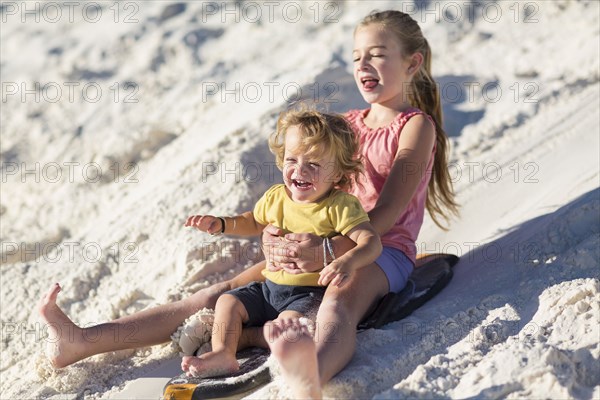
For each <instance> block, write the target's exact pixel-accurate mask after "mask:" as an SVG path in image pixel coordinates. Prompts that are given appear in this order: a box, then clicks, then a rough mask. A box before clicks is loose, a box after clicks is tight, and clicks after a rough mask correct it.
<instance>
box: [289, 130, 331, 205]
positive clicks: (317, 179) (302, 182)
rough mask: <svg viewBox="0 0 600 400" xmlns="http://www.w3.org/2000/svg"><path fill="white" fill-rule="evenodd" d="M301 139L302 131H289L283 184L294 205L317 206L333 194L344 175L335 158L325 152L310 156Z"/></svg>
mask: <svg viewBox="0 0 600 400" xmlns="http://www.w3.org/2000/svg"><path fill="white" fill-rule="evenodd" d="M301 139H302V131H301V130H300V128H299V127H297V126H291V127H289V128H288V130H287V132H286V135H285V152H284V156H283V181H284V183H285V186H286V188H287V189H288V195H289V196H290V197H291V199H292V200H293V201H295V202H296V203H314V202H317V201H319V200H321V199H323V198H324V197H325V196H326V195H327V194H329V191H330V190H331V189H332V188H333V186H334V185H335V184H336V183H337V182H338V181H339V180H340V178H341V174H339V173H338V172H337V171H336V170H337V169H336V168H335V159H334V158H333V155H331V154H328V153H329V152H325V151H323V152H321V154H310V155H307V154H306V151H305V149H303V148H302V146H301ZM323 150H326V149H323Z"/></svg>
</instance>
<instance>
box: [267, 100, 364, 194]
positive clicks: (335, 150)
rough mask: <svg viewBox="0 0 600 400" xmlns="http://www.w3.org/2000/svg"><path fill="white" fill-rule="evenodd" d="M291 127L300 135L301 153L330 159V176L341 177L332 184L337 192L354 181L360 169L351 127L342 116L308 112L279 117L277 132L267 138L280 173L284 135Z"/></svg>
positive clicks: (358, 154)
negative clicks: (331, 163) (298, 130)
mask: <svg viewBox="0 0 600 400" xmlns="http://www.w3.org/2000/svg"><path fill="white" fill-rule="evenodd" d="M292 126H297V127H298V128H299V129H300V131H301V132H302V141H301V144H300V146H301V149H300V150H302V151H303V152H304V153H305V154H308V155H314V156H315V157H318V156H320V155H323V154H327V155H332V156H333V159H334V160H335V166H334V171H333V173H332V174H331V175H332V176H333V175H336V174H338V173H340V174H341V178H340V179H339V180H338V181H337V182H334V183H335V186H336V187H337V188H339V189H346V188H348V187H350V186H351V185H352V183H353V182H354V181H356V179H357V178H358V174H360V173H362V171H363V165H362V158H361V156H360V153H359V150H360V147H359V143H358V140H357V138H356V134H355V133H354V131H353V130H352V127H351V126H350V125H349V124H348V122H347V121H346V119H345V118H344V117H343V116H341V115H337V114H325V113H321V112H318V111H314V110H308V109H300V110H292V111H287V112H285V113H282V114H281V115H280V116H279V120H278V121H277V131H276V132H275V133H273V135H271V137H270V138H269V148H270V149H271V152H272V153H273V154H275V159H276V162H277V166H278V167H279V169H283V164H284V153H285V135H286V132H287V130H288V129H289V128H290V127H292Z"/></svg>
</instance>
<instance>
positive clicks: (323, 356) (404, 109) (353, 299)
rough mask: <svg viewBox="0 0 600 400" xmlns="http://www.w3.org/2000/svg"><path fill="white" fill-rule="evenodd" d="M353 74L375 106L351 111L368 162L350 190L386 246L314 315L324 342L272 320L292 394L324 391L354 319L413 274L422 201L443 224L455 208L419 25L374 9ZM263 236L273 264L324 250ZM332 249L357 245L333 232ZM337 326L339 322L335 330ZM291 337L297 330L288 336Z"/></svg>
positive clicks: (270, 335) (301, 264) (304, 238)
mask: <svg viewBox="0 0 600 400" xmlns="http://www.w3.org/2000/svg"><path fill="white" fill-rule="evenodd" d="M353 59H354V78H355V81H356V84H357V85H358V88H359V90H360V92H361V94H362V96H363V98H364V99H365V100H366V101H367V102H368V103H369V104H370V105H371V108H370V109H366V110H362V111H350V112H349V113H348V114H347V118H348V120H349V121H350V122H351V123H352V125H353V126H354V128H355V131H356V132H357V134H358V136H359V139H360V142H361V145H362V149H363V150H362V152H363V156H364V162H365V171H366V174H365V179H364V181H363V182H361V183H362V188H361V186H360V185H358V186H356V187H355V188H353V189H352V190H351V193H353V194H354V195H356V196H357V197H358V198H359V200H360V201H361V204H362V205H363V207H364V208H365V210H366V211H367V212H368V213H369V217H370V219H371V223H372V225H373V226H374V227H375V230H376V231H377V233H379V234H380V236H381V241H382V244H383V246H384V249H383V252H382V254H381V256H380V257H379V258H378V259H377V260H376V261H375V264H374V265H373V266H372V267H370V268H363V269H360V270H358V271H357V273H356V274H354V276H353V278H352V279H351V280H350V281H349V282H348V284H346V285H345V286H344V287H334V286H330V287H328V288H327V291H326V293H325V297H324V299H323V302H322V304H321V306H320V308H319V312H318V314H317V321H316V326H317V329H319V328H323V327H326V329H325V328H324V329H322V331H321V332H317V334H318V336H317V335H315V337H319V340H318V342H316V343H315V342H313V340H312V338H311V336H310V335H309V333H308V330H307V328H306V327H305V326H303V325H302V324H301V323H300V321H299V320H297V319H293V318H289V319H287V320H283V321H282V320H279V321H274V322H271V323H269V324H267V325H266V326H265V329H264V334H265V337H266V339H267V343H269V346H270V348H271V351H272V353H273V354H274V355H275V357H276V358H277V359H278V361H279V363H280V364H281V367H282V372H283V375H284V377H285V378H286V382H287V383H288V384H289V385H290V387H291V388H292V391H293V392H294V395H295V397H298V398H305V397H310V398H320V397H321V386H322V385H323V384H325V383H326V382H327V381H329V380H330V379H331V378H332V377H333V376H334V375H335V374H337V373H338V372H339V371H340V370H341V369H342V368H343V367H344V366H345V365H346V364H347V363H348V362H349V361H350V359H351V357H352V355H353V353H354V348H355V344H356V326H357V325H358V324H359V322H360V321H361V319H362V318H363V317H365V316H366V315H368V312H369V311H370V310H371V309H372V307H373V306H375V305H376V304H377V301H378V300H379V299H380V298H381V297H383V296H384V295H385V294H386V293H387V292H389V291H399V290H401V289H402V288H403V287H404V285H405V284H406V282H407V278H408V275H409V274H410V272H411V271H412V268H413V265H414V262H415V257H416V245H415V241H416V239H417V235H418V233H419V230H420V228H421V224H422V221H423V215H424V212H425V208H427V210H428V211H429V213H430V215H431V216H432V218H433V220H434V221H435V222H436V223H437V224H438V225H439V224H440V221H439V219H438V217H440V216H441V217H444V218H446V219H447V216H446V214H445V213H444V210H448V211H450V212H452V213H457V205H456V203H455V202H454V198H453V197H454V196H453V191H452V186H451V181H450V178H449V175H448V171H447V159H446V148H447V138H446V135H445V133H444V131H443V129H442V125H441V123H442V115H441V108H440V99H439V95H438V93H437V89H436V86H435V82H434V81H433V79H432V77H431V70H430V66H431V50H430V48H429V44H428V43H427V40H426V39H425V38H424V37H423V34H422V32H421V29H420V28H419V26H418V25H417V23H416V22H415V21H414V20H413V19H412V18H411V17H410V16H409V15H407V14H404V13H402V12H399V11H385V12H380V13H373V14H371V15H369V16H367V17H366V18H365V19H364V20H363V21H362V22H361V23H360V24H359V26H358V27H357V28H356V30H355V32H354V50H353ZM267 231H268V232H270V234H271V236H269V235H266V237H265V240H266V241H267V242H269V243H268V245H269V246H270V247H271V248H272V249H271V250H270V251H269V253H272V252H274V253H275V254H277V255H278V256H276V257H274V260H273V263H274V264H275V266H279V267H280V268H284V269H286V270H288V271H289V272H290V273H294V272H299V271H310V270H311V268H313V267H314V266H313V265H311V263H310V260H306V258H305V257H303V259H304V260H299V259H296V258H294V257H292V256H294V255H295V254H294V253H297V254H302V255H305V254H308V253H310V254H319V253H318V251H316V250H315V247H317V246H315V245H316V244H317V243H318V241H317V240H315V238H314V237H313V236H312V235H309V234H288V235H285V237H286V239H288V240H291V241H295V242H297V246H296V248H297V250H296V251H292V254H289V253H290V248H291V247H290V245H289V243H288V244H287V245H286V247H285V248H279V249H275V250H273V248H276V247H277V246H278V244H277V242H276V241H273V236H279V235H281V234H282V232H280V231H279V230H277V229H273V228H272V227H270V228H268V229H267ZM334 242H335V247H334V248H335V253H336V254H343V253H344V252H345V251H346V250H347V249H349V248H351V247H352V246H353V245H352V243H349V242H347V241H345V239H343V238H339V239H336V240H335V241H334ZM331 326H335V329H331ZM289 335H294V336H292V337H300V338H301V339H299V340H295V341H289V340H285V338H286V337H290V336H289Z"/></svg>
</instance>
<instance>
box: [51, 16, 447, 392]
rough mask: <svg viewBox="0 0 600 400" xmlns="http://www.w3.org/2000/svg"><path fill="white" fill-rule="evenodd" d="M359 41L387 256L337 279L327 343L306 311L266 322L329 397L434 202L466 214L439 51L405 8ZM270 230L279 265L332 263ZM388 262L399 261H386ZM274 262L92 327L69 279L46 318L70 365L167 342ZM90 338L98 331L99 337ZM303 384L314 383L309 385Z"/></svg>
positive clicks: (337, 241) (286, 353)
mask: <svg viewBox="0 0 600 400" xmlns="http://www.w3.org/2000/svg"><path fill="white" fill-rule="evenodd" d="M354 40H355V44H354V49H355V51H354V60H355V62H354V76H355V79H356V84H357V85H358V87H359V89H360V92H361V94H362V95H363V97H364V98H365V100H366V101H367V102H369V104H371V108H370V109H368V110H363V111H353V112H350V113H349V114H348V119H349V120H350V121H351V122H352V124H353V125H354V127H355V129H356V131H357V134H358V135H359V138H360V140H361V141H362V142H363V144H364V145H363V150H362V151H363V153H364V161H365V162H366V163H367V166H366V171H365V172H366V173H365V179H364V181H365V182H364V183H363V185H364V186H365V191H364V192H359V193H358V198H359V200H360V201H361V203H362V204H363V207H364V208H365V209H366V210H367V211H368V212H369V217H370V220H371V224H372V225H373V226H374V228H375V230H376V231H377V233H379V235H380V236H381V238H382V242H383V244H384V246H385V247H386V249H384V251H383V253H382V256H381V257H385V258H387V260H384V258H381V257H380V259H378V261H376V263H375V266H373V268H361V269H359V270H357V271H356V272H355V273H354V277H353V278H352V279H351V280H349V281H348V282H347V283H346V284H345V285H344V286H343V287H341V288H338V287H335V286H332V285H330V286H329V287H328V288H327V291H326V292H325V297H324V299H323V303H322V304H321V307H320V309H319V313H318V315H317V322H318V324H317V325H318V327H328V328H331V326H332V325H331V323H333V324H335V325H333V326H335V327H336V329H333V330H332V329H329V330H328V331H325V332H320V336H319V341H318V342H317V343H313V341H312V339H311V338H310V336H309V335H308V333H307V330H306V328H305V327H304V326H303V325H302V324H300V323H299V321H298V320H296V319H288V320H285V319H281V320H279V321H278V322H277V323H271V324H269V327H270V328H271V329H270V330H267V329H266V327H265V330H266V332H265V334H266V339H267V341H268V342H269V344H270V347H271V350H272V352H273V354H274V355H275V356H276V357H277V358H278V359H279V361H280V363H281V366H282V370H283V373H284V375H285V377H286V378H287V379H288V380H289V382H290V383H292V384H293V388H294V390H295V391H296V397H320V395H321V385H323V384H325V383H326V382H327V381H329V380H330V379H331V378H332V377H333V376H334V375H335V374H336V373H338V372H339V371H340V370H341V369H342V368H343V367H344V366H345V365H346V364H347V363H348V362H349V361H350V359H351V357H352V354H353V353H354V346H355V341H356V326H357V324H358V322H359V321H360V320H361V319H362V318H363V316H365V315H366V314H367V313H368V311H370V309H371V308H372V307H373V306H374V305H375V304H376V303H377V301H378V300H379V299H380V298H381V297H382V296H383V295H384V294H385V293H387V292H388V291H389V290H391V288H396V287H398V286H401V285H402V282H401V279H403V277H404V276H405V275H406V273H407V272H408V271H409V270H410V268H411V265H412V262H411V260H412V259H411V257H412V253H411V249H414V248H415V245H414V242H415V239H416V236H417V233H418V230H419V228H420V226H421V221H422V218H423V214H424V210H425V208H427V210H428V211H429V213H430V215H431V216H432V218H433V219H434V221H435V222H436V223H438V224H439V223H440V221H439V217H446V213H447V212H450V213H456V212H457V205H456V203H455V202H454V196H453V192H452V186H451V183H450V177H449V175H448V172H447V160H446V146H447V139H446V136H445V134H444V131H443V130H442V125H441V123H442V120H441V109H440V104H439V95H438V93H437V90H436V87H435V84H434V82H433V80H432V78H431V73H430V62H431V50H430V49H429V45H428V43H427V41H426V40H425V38H424V37H423V35H422V33H421V30H420V28H419V26H418V25H417V23H416V22H415V21H414V20H413V19H412V18H410V16H408V15H406V14H404V13H401V12H398V11H385V12H381V13H375V14H372V15H369V16H367V17H366V18H365V19H364V20H363V21H362V22H361V23H360V25H359V26H358V27H357V29H356V31H355V35H354ZM413 107H414V108H413ZM384 151H385V156H386V157H388V158H389V159H388V160H387V163H383V164H381V163H380V161H382V160H379V157H381V158H382V159H384V158H385V157H384V156H383V153H384ZM380 154H382V155H381V156H379V155H380ZM423 165H425V166H426V168H422V167H421V166H423ZM411 171H412V172H411ZM409 172H410V173H409ZM369 188H370V189H369ZM266 230H267V232H268V233H266V234H265V237H264V238H263V242H264V243H265V244H268V243H267V241H268V240H270V242H271V244H270V246H268V247H270V248H267V249H265V250H266V254H267V255H268V256H269V257H270V258H271V259H270V260H269V261H270V263H269V265H271V263H273V264H275V266H279V267H283V268H285V269H286V270H287V271H288V272H290V273H298V272H302V271H308V272H309V271H313V270H317V269H318V268H321V267H322V265H323V257H322V254H323V249H322V239H320V238H317V237H316V236H315V235H310V234H287V235H286V238H287V239H288V240H293V241H296V242H297V244H296V250H295V251H292V252H290V251H289V249H290V248H291V246H290V243H289V241H288V242H286V245H285V247H277V246H278V244H279V242H280V238H279V237H275V236H279V235H282V234H283V232H282V231H280V230H278V229H276V228H274V227H267V228H266ZM388 231H392V232H393V235H391V236H392V237H393V238H392V239H393V240H389V239H390V235H388ZM333 242H334V247H335V249H334V251H335V254H336V256H338V257H340V256H341V255H342V254H343V253H344V252H345V251H347V250H349V249H350V248H352V247H353V243H348V242H345V241H344V239H343V238H334V239H333ZM390 248H391V250H390ZM402 249H405V251H406V252H404V251H403V250H402ZM300 250H301V251H300ZM395 250H400V252H401V253H403V254H404V255H403V254H400V253H399V252H398V251H395ZM298 255H300V256H302V257H301V258H298V257H297V256H298ZM315 259H316V260H317V261H315ZM407 259H408V260H409V261H407ZM380 260H381V264H386V265H388V264H389V265H391V268H390V267H385V266H382V265H380V264H379V262H380ZM388 260H389V261H388ZM407 263H409V264H410V265H409V264H407ZM265 265H266V263H262V264H258V265H257V266H255V267H252V268H249V269H247V270H246V271H244V272H243V273H241V274H240V275H238V276H237V277H235V278H234V279H232V280H230V281H226V282H220V283H218V284H215V285H213V286H211V287H209V288H206V289H202V290H200V291H198V292H197V293H195V294H194V295H192V296H190V297H188V298H186V299H183V300H180V301H177V302H174V303H170V304H165V305H162V306H159V307H155V308H151V309H149V310H144V311H142V312H139V313H135V314H133V315H130V316H127V317H123V318H119V319H117V320H114V321H112V322H110V323H106V324H102V325H97V326H94V327H89V328H83V329H82V328H79V327H77V326H76V325H75V324H73V322H72V321H71V320H70V319H69V318H68V317H67V316H66V315H65V314H64V313H63V312H62V311H61V310H60V309H59V308H58V306H57V305H56V296H57V294H58V292H59V290H60V287H59V286H58V285H55V286H53V287H52V288H51V289H50V290H49V292H48V294H47V295H46V297H45V298H44V299H42V301H41V304H40V313H41V315H42V317H43V318H45V320H46V321H47V322H48V326H49V329H50V331H52V332H53V333H54V334H55V335H57V337H58V340H57V341H55V344H54V345H55V349H53V350H54V353H53V355H52V357H51V360H52V362H53V364H54V365H55V366H56V367H61V366H66V365H69V364H71V363H73V362H75V361H78V360H81V359H83V358H85V357H89V356H91V355H94V354H98V353H102V352H106V351H114V350H120V349H125V348H131V347H142V346H149V345H153V344H159V343H163V342H166V341H168V340H169V338H170V335H171V334H172V333H173V332H174V331H175V330H176V329H177V327H178V326H179V325H181V323H182V322H183V321H184V320H185V319H186V318H188V317H189V316H190V315H192V314H194V313H195V312H197V311H198V310H200V309H202V308H204V307H210V308H212V307H214V305H215V302H216V300H217V298H218V296H219V295H220V294H221V293H224V292H225V291H227V290H231V289H233V288H237V287H240V286H243V285H245V284H247V283H249V282H252V281H256V280H262V279H264V278H262V274H261V271H262V269H264V268H265ZM384 268H385V272H384ZM388 274H389V277H388ZM321 322H322V323H321ZM132 327H133V328H135V329H136V332H137V333H136V334H135V335H134V337H133V339H134V340H135V341H134V342H133V343H132V341H131V340H128V341H127V340H124V339H123V337H122V336H125V335H122V336H120V337H119V339H120V340H115V339H114V337H115V336H114V332H115V331H117V332H123V331H127V332H131V330H132V329H131V328H132ZM86 330H91V332H86ZM54 331H56V332H54ZM288 331H294V332H296V333H298V334H299V340H297V341H296V342H295V343H289V342H285V340H282V339H283V338H284V337H286V335H285V334H284V333H286V332H288ZM67 332H69V335H67V334H66V333H67ZM291 333H293V332H291ZM89 337H92V338H95V339H96V338H98V339H97V340H95V341H93V342H92V341H90V340H88V339H87V338H89ZM126 337H127V338H128V339H131V337H130V336H126ZM250 337H253V335H252V333H249V334H248V336H242V338H241V343H240V347H243V346H244V345H248V344H250V343H249V342H248V341H247V339H245V338H250ZM288 337H289V336H288ZM292 337H296V336H292ZM252 344H257V343H252ZM265 344H266V343H264V342H263V345H265ZM295 363H297V364H295ZM295 367H296V368H295ZM300 382H307V383H308V384H307V385H306V386H303V385H300V384H299V383H300Z"/></svg>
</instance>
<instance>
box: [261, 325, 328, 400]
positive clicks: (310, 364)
mask: <svg viewBox="0 0 600 400" xmlns="http://www.w3.org/2000/svg"><path fill="white" fill-rule="evenodd" d="M263 332H264V335H265V339H266V341H267V343H268V344H269V347H270V348H271V354H273V356H274V357H275V359H276V360H277V361H278V362H279V365H280V367H281V371H282V375H283V378H284V379H285V382H286V383H287V384H288V385H289V386H290V389H291V390H292V394H293V396H294V397H295V398H311V399H320V398H322V393H321V382H320V379H319V364H318V361H317V349H316V346H315V342H314V341H313V338H312V336H311V334H310V330H309V327H308V326H307V325H306V324H305V323H303V322H301V321H300V320H299V319H297V318H292V319H278V320H275V321H271V322H268V323H267V324H265V327H264V331H263Z"/></svg>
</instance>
